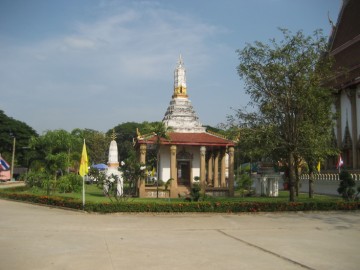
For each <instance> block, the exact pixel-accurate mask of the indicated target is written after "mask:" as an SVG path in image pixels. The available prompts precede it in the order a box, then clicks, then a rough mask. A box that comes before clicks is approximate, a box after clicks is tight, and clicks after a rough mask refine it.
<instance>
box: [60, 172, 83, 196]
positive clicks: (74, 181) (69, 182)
mask: <svg viewBox="0 0 360 270" xmlns="http://www.w3.org/2000/svg"><path fill="white" fill-rule="evenodd" d="M81 188H82V177H81V176H80V175H77V174H73V173H71V174H67V175H64V176H62V177H61V178H60V179H59V180H58V183H57V190H58V191H59V192H63V193H65V192H78V191H80V190H81Z"/></svg>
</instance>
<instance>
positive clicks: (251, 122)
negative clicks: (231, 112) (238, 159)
mask: <svg viewBox="0 0 360 270" xmlns="http://www.w3.org/2000/svg"><path fill="white" fill-rule="evenodd" d="M280 30H281V32H282V34H283V40H281V41H280V42H278V41H276V40H275V39H272V40H270V42H269V44H264V43H262V42H259V41H256V42H255V44H254V45H251V44H247V45H246V46H245V48H244V49H242V50H238V51H237V52H238V55H239V60H240V64H239V66H238V73H239V76H240V78H242V79H243V80H244V81H245V89H246V93H247V94H249V95H250V97H251V100H252V101H251V105H252V106H254V107H255V111H254V112H251V113H247V112H245V111H244V110H243V109H239V110H238V111H237V116H238V119H239V120H240V125H241V126H246V127H248V128H251V130H252V133H253V135H254V136H255V137H259V138H262V141H261V144H260V145H259V146H260V147H262V148H264V149H267V152H268V155H274V154H276V156H277V157H278V158H280V157H282V158H285V159H286V160H287V164H288V166H289V178H290V179H289V186H290V194H289V199H290V201H294V200H295V196H294V195H295V193H294V191H295V190H294V184H295V169H296V168H295V157H296V156H302V155H303V154H304V149H308V148H311V147H313V144H310V143H309V140H310V138H312V136H314V134H312V133H311V132H309V131H308V129H310V130H315V128H316V127H317V124H318V123H316V124H311V122H310V121H309V120H308V117H309V115H313V114H314V115H316V114H317V113H320V112H319V111H316V110H314V109H315V108H314V107H316V105H315V104H317V103H322V102H325V104H326V110H324V111H321V113H323V115H322V117H324V118H325V119H330V121H323V122H322V124H326V125H329V126H331V118H332V115H331V113H330V105H329V104H330V103H331V102H329V100H331V98H332V96H331V95H332V92H331V91H330V89H327V88H326V87H324V86H323V84H322V82H323V81H324V80H325V79H327V78H329V76H330V75H331V60H330V58H329V57H328V56H327V55H326V54H324V52H325V51H326V48H327V39H326V38H325V37H324V36H323V35H322V32H321V31H320V30H317V31H315V32H314V35H312V36H305V35H304V34H303V32H302V31H298V32H296V33H295V34H292V33H291V32H290V31H288V30H286V29H280ZM327 113H328V114H327ZM315 117H317V116H315ZM316 130H317V129H316ZM324 130H326V131H328V130H329V128H328V126H326V128H325V129H324ZM321 135H322V134H319V133H317V132H316V136H321ZM324 136H328V134H327V133H326V134H325V135H324ZM319 151H320V149H319ZM308 153H310V152H308Z"/></svg>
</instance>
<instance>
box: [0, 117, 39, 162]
mask: <svg viewBox="0 0 360 270" xmlns="http://www.w3.org/2000/svg"><path fill="white" fill-rule="evenodd" d="M32 136H35V137H37V136H38V134H37V133H36V131H35V130H34V129H33V128H31V127H30V126H28V125H27V124H25V123H24V122H21V121H19V120H16V119H13V118H11V117H9V116H7V115H6V114H5V113H4V111H2V110H0V154H1V155H2V156H3V157H4V158H5V159H6V160H7V161H8V162H10V160H11V156H12V150H13V143H14V137H15V139H16V143H15V153H16V154H15V164H16V165H20V166H25V167H27V165H28V164H27V163H28V160H29V156H30V155H31V153H29V149H28V146H29V140H30V138H31V137H32Z"/></svg>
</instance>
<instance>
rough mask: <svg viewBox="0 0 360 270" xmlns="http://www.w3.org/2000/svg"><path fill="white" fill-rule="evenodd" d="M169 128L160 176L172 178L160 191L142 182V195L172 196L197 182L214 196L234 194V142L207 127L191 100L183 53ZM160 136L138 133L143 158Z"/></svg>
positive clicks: (162, 143)
mask: <svg viewBox="0 0 360 270" xmlns="http://www.w3.org/2000/svg"><path fill="white" fill-rule="evenodd" d="M162 122H163V123H164V125H165V127H167V128H169V130H170V132H169V134H168V135H169V138H168V139H165V138H161V140H160V143H159V147H160V150H159V153H160V159H159V169H158V179H161V180H163V181H164V182H166V181H168V180H169V179H172V180H171V181H170V185H169V189H166V190H162V191H161V192H160V193H159V192H157V191H156V188H155V187H151V186H147V185H146V183H145V181H144V180H142V181H141V182H140V184H139V195H140V197H156V196H159V197H172V198H176V197H178V196H179V195H182V194H187V193H189V192H190V188H191V186H192V185H193V184H194V183H199V184H200V186H201V188H202V189H203V191H205V192H206V193H208V194H210V195H214V196H233V194H234V145H235V143H234V142H233V141H230V140H228V139H226V138H224V137H223V136H220V135H218V134H215V133H210V132H207V131H206V128H205V127H203V126H202V124H201V123H200V121H199V118H198V117H197V116H196V113H195V110H194V108H193V106H192V104H191V101H190V100H189V96H188V92H187V86H186V70H185V67H184V63H183V60H182V58H181V56H180V58H179V62H178V65H177V67H176V69H175V72H174V89H173V94H172V98H171V101H170V104H169V106H168V108H167V110H166V113H165V116H164V118H163V120H162ZM157 143H158V138H157V136H155V135H153V134H151V135H150V136H146V135H141V134H140V132H139V133H138V137H137V147H138V150H139V160H140V162H141V163H143V164H146V152H147V151H149V150H151V149H154V146H155V145H156V144H157Z"/></svg>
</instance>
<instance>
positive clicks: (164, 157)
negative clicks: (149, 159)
mask: <svg viewBox="0 0 360 270" xmlns="http://www.w3.org/2000/svg"><path fill="white" fill-rule="evenodd" d="M182 150H183V147H182V146H178V147H177V150H176V152H177V153H178V152H180V151H182ZM185 151H186V152H189V153H191V154H192V156H193V159H192V160H191V166H192V170H191V175H192V179H190V180H191V181H193V180H194V177H195V176H200V147H196V146H186V147H185ZM160 157H161V159H160V168H159V172H160V173H159V179H161V180H163V181H164V182H166V181H167V180H169V179H170V178H171V174H170V149H169V146H161V148H160Z"/></svg>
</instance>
